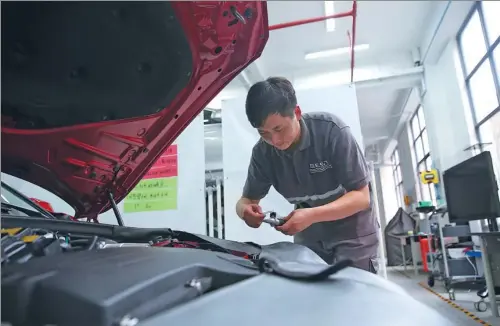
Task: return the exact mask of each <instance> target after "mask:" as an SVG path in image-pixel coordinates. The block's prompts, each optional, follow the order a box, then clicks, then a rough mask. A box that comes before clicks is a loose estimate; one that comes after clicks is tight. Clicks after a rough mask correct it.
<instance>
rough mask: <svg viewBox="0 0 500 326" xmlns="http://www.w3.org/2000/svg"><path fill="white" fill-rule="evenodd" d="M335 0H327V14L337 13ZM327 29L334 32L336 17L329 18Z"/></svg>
mask: <svg viewBox="0 0 500 326" xmlns="http://www.w3.org/2000/svg"><path fill="white" fill-rule="evenodd" d="M334 2H335V1H325V16H330V15H333V14H334V13H335V5H334ZM325 22H326V31H327V32H333V31H334V30H335V19H327V20H326V21H325Z"/></svg>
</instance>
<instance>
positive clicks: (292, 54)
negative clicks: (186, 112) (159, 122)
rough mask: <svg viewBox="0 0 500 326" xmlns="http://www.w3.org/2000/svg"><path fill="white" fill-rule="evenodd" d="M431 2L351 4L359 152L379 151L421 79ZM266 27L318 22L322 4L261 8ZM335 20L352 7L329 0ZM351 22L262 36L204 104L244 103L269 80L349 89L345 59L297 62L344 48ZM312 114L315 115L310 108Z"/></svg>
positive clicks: (287, 3)
mask: <svg viewBox="0 0 500 326" xmlns="http://www.w3.org/2000/svg"><path fill="white" fill-rule="evenodd" d="M436 3H439V1H358V14H357V24H356V29H357V30H356V42H355V43H356V44H357V45H360V44H369V47H370V48H369V49H368V50H366V51H360V52H356V61H355V62H356V68H355V70H354V80H355V84H356V89H357V94H358V107H359V111H360V119H361V127H362V133H363V138H364V143H365V144H366V145H367V146H370V145H375V146H380V147H383V146H384V143H385V142H387V141H388V138H389V137H391V136H392V134H391V130H390V128H388V126H390V125H391V124H392V122H393V120H394V119H396V120H397V119H398V114H399V113H400V111H401V106H402V105H404V101H405V97H407V96H408V93H409V89H411V88H412V87H415V86H417V85H418V82H419V81H420V78H421V76H422V69H421V67H415V61H418V59H419V55H418V46H419V45H420V44H421V42H422V38H423V37H424V32H425V30H426V29H428V26H427V25H426V24H428V23H429V22H428V20H429V19H430V18H429V16H430V15H431V14H432V13H433V11H435V10H436V6H437V4H436ZM267 6H268V14H269V24H270V25H274V24H279V23H284V22H289V21H294V20H299V19H305V18H312V17H319V16H324V15H325V7H324V2H323V1H293V2H292V1H268V2H267ZM334 8H335V9H334V10H335V13H340V12H346V11H349V10H350V9H351V8H352V2H351V1H335V2H334ZM348 31H349V33H351V34H352V18H351V17H346V18H340V19H336V20H335V31H332V32H327V30H326V22H318V23H312V24H307V25H301V26H296V27H290V28H286V29H281V30H274V31H271V32H270V36H269V41H268V43H267V46H266V48H265V50H264V52H263V54H262V56H261V57H260V58H259V59H258V60H257V61H256V62H254V63H253V64H251V65H250V66H249V67H248V68H247V69H246V70H245V71H244V72H243V73H242V74H240V76H239V77H238V78H236V79H235V80H234V81H233V82H231V83H230V84H229V85H228V86H227V87H226V88H225V89H224V90H223V91H222V93H221V94H220V95H219V96H218V97H217V98H216V99H215V100H214V101H213V102H212V103H211V104H210V107H215V108H220V103H221V100H223V99H225V98H231V97H235V96H244V94H245V93H246V91H247V89H248V87H249V86H251V85H252V84H253V83H255V82H257V81H260V80H263V79H265V78H266V77H269V76H276V75H279V76H283V77H287V78H289V79H290V80H291V81H292V82H293V84H294V86H295V88H296V89H297V90H299V91H300V89H306V88H311V87H315V85H321V86H326V85H335V84H345V83H349V82H350V56H349V54H346V55H339V56H336V57H329V58H325V59H316V60H305V54H307V53H311V52H317V51H324V50H329V49H334V48H342V47H347V46H349V39H348V34H347V33H348ZM318 110H320V108H318Z"/></svg>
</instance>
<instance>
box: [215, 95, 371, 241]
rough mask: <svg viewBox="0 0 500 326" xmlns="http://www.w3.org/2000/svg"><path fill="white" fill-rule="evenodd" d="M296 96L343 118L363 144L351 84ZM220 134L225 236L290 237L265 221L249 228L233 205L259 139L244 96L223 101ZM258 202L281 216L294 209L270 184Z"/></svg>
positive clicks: (306, 105)
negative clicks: (251, 123) (258, 225)
mask: <svg viewBox="0 0 500 326" xmlns="http://www.w3.org/2000/svg"><path fill="white" fill-rule="evenodd" d="M297 99H298V102H299V105H300V107H301V109H302V111H303V112H306V113H307V112H314V111H327V112H332V113H334V114H336V115H337V116H339V117H340V118H342V119H343V120H344V121H345V123H347V124H348V125H349V126H350V127H351V130H352V132H353V134H354V136H355V137H356V139H357V141H358V142H359V144H360V146H361V147H362V148H363V138H362V134H361V125H360V122H359V112H358V105H357V98H356V91H355V88H354V86H349V85H343V86H337V87H329V88H322V89H308V90H303V91H297ZM222 134H223V163H224V164H223V165H224V177H225V180H224V216H225V223H226V238H227V239H232V240H239V241H254V242H256V243H261V244H266V243H273V242H277V241H292V238H291V237H288V236H285V235H283V234H281V233H279V232H277V231H276V230H274V229H273V228H271V227H270V226H268V225H263V226H262V227H261V228H259V229H252V228H249V227H248V226H246V225H245V223H244V222H243V221H242V220H241V219H240V218H239V217H238V216H237V215H236V212H235V205H236V202H237V201H238V199H239V198H240V196H241V192H242V189H243V185H244V184H245V179H246V175H247V171H248V164H249V162H250V156H251V152H252V148H253V146H254V144H255V143H256V142H257V141H258V139H259V135H258V133H257V131H256V130H255V129H253V128H252V126H251V125H250V123H249V122H248V121H247V118H246V114H245V98H244V97H239V98H235V99H231V100H226V101H223V102H222ZM261 206H262V208H263V210H264V211H266V210H274V211H276V212H277V213H278V214H281V215H284V216H286V215H288V214H289V213H290V212H291V211H292V210H293V206H292V205H290V204H289V203H288V202H287V201H285V199H284V198H283V197H282V196H281V195H279V194H278V193H277V192H276V191H275V190H274V188H271V191H270V192H269V194H268V196H267V197H266V198H264V199H263V200H262V201H261Z"/></svg>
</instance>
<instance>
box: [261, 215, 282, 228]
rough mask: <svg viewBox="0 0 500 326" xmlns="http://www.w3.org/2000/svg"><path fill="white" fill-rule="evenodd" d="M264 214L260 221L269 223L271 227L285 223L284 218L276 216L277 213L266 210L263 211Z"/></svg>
mask: <svg viewBox="0 0 500 326" xmlns="http://www.w3.org/2000/svg"><path fill="white" fill-rule="evenodd" d="M264 215H265V216H266V217H264V220H262V222H264V223H267V224H269V225H271V226H272V227H276V226H280V225H283V224H285V218H284V217H281V216H278V214H276V212H273V211H268V212H264ZM268 216H269V217H268Z"/></svg>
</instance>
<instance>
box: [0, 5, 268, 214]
mask: <svg viewBox="0 0 500 326" xmlns="http://www.w3.org/2000/svg"><path fill="white" fill-rule="evenodd" d="M267 39H268V23H267V9H266V3H265V2H262V1H249V2H222V1H220V2H219V1H217V2H215V1H213V2H212V1H199V2H190V1H184V2H102V1H95V2H58V1H54V2H24V1H19V2H3V3H2V81H1V82H2V88H1V91H2V93H1V96H2V150H1V158H2V171H3V172H5V173H8V174H10V175H14V176H16V177H18V178H21V179H24V180H27V181H29V182H31V183H34V184H37V185H39V186H41V187H43V188H45V189H46V190H48V191H50V192H52V193H54V194H56V195H57V196H59V197H61V198H62V199H64V200H65V201H66V202H67V203H68V204H70V205H71V206H73V207H74V208H75V211H76V214H77V217H80V218H81V217H90V218H93V217H96V216H97V215H98V214H99V213H101V212H103V211H106V210H108V209H109V208H110V207H111V205H110V201H109V199H108V198H109V197H108V191H112V193H113V195H114V197H115V199H116V200H117V201H120V200H122V199H123V198H124V197H125V196H126V195H127V193H129V192H130V191H131V190H132V189H133V188H134V186H135V185H136V184H137V183H138V182H139V181H140V179H141V177H142V176H143V175H144V174H145V173H146V172H147V171H148V169H149V168H150V167H151V166H152V164H153V163H154V162H155V161H156V160H157V159H158V158H159V157H160V155H161V154H162V153H163V152H164V151H165V150H166V148H167V147H168V146H169V145H170V144H171V143H172V142H173V141H174V140H175V138H176V137H177V136H178V135H179V134H180V133H181V132H182V130H183V129H184V128H185V127H186V126H187V125H188V124H189V123H190V122H191V121H192V120H193V118H194V117H195V116H196V115H197V114H198V113H200V111H201V110H202V109H203V108H204V107H205V106H206V105H207V104H208V103H209V102H210V101H211V100H212V99H213V98H214V97H215V95H217V93H219V92H220V91H221V90H222V89H223V88H224V86H225V85H227V84H228V83H229V82H230V81H231V80H232V79H233V78H234V77H235V76H236V75H238V73H240V72H241V71H242V70H243V69H244V68H245V67H246V66H247V65H248V64H249V63H251V62H252V61H254V60H255V59H257V58H258V57H259V56H260V54H261V53H262V51H263V49H264V46H265V44H266V42H267Z"/></svg>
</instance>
